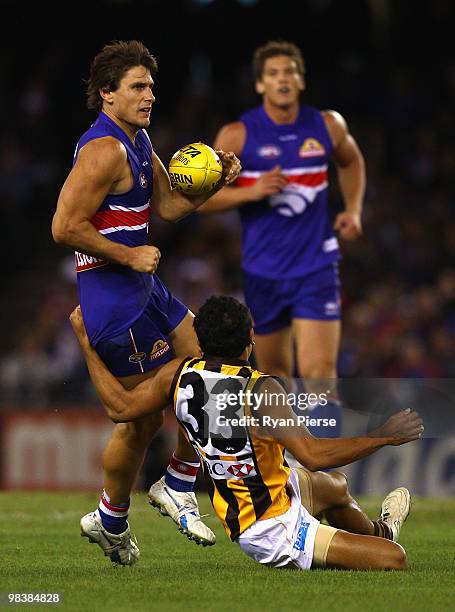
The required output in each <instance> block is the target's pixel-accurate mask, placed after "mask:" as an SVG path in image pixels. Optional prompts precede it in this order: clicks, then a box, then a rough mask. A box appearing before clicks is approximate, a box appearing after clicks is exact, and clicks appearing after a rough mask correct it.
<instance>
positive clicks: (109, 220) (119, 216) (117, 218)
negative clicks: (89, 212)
mask: <svg viewBox="0 0 455 612" xmlns="http://www.w3.org/2000/svg"><path fill="white" fill-rule="evenodd" d="M148 220H149V208H146V209H145V210H141V211H140V212H137V211H135V210H129V211H125V210H100V211H98V212H97V213H95V214H94V215H93V217H92V218H91V219H90V221H91V222H92V223H93V225H94V226H95V228H96V229H97V230H104V229H108V228H109V227H119V226H124V225H126V226H128V227H132V226H133V225H142V224H143V223H147V221H148Z"/></svg>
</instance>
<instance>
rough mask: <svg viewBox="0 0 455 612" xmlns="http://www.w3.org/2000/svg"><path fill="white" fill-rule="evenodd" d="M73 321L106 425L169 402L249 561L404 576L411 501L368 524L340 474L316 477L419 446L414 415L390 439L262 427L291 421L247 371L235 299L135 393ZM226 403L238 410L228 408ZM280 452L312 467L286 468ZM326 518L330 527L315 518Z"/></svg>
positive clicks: (245, 328) (405, 496) (390, 498)
mask: <svg viewBox="0 0 455 612" xmlns="http://www.w3.org/2000/svg"><path fill="white" fill-rule="evenodd" d="M70 319H71V323H72V325H73V329H74V331H75V333H76V336H77V338H78V340H79V343H80V345H81V348H82V350H83V352H84V355H85V359H86V362H87V365H88V369H89V372H90V376H91V378H92V381H93V384H94V385H95V388H96V390H97V392H98V395H99V396H100V399H101V400H102V402H103V405H104V406H105V409H106V411H107V413H108V415H109V417H110V418H111V419H112V420H114V421H116V422H123V421H131V420H133V419H141V418H144V416H146V415H149V414H152V413H155V412H156V411H158V412H160V411H161V410H162V409H163V407H164V406H166V405H168V404H169V400H171V403H172V405H173V408H174V412H175V415H176V418H177V421H178V423H179V425H180V427H181V428H182V429H184V431H185V433H186V435H187V436H188V439H189V440H190V442H191V444H192V445H193V447H194V449H195V451H196V453H197V454H198V456H199V457H200V459H201V463H202V465H203V468H204V473H205V476H206V477H207V480H208V484H209V493H210V497H211V500H212V504H213V507H214V509H215V512H216V514H217V515H218V518H219V519H220V520H221V522H222V523H223V525H224V527H225V529H226V532H227V534H228V536H229V537H230V538H231V540H232V541H234V542H237V543H238V544H239V545H240V547H241V548H242V550H243V551H244V552H245V553H246V554H247V555H249V556H251V557H253V558H254V559H256V560H257V561H259V562H260V563H263V564H265V565H269V566H272V567H297V568H299V569H309V568H310V567H331V568H341V569H405V568H406V555H405V552H404V550H403V549H402V547H401V546H399V545H398V544H396V543H395V542H396V540H397V538H398V534H399V532H400V529H401V526H402V524H403V522H404V521H405V519H406V517H407V515H408V513H409V509H410V496H409V491H408V490H407V489H405V488H403V487H400V488H398V489H395V490H394V491H392V492H391V493H389V495H387V497H386V498H385V500H384V502H383V504H382V511H381V517H380V518H379V520H377V521H371V520H370V519H369V518H368V516H367V515H366V514H365V513H364V512H363V511H362V509H361V508H360V507H359V505H358V504H357V502H356V501H355V500H354V499H353V498H352V496H351V495H350V493H349V491H348V488H347V483H346V478H345V476H344V475H343V474H341V473H339V472H331V473H328V474H326V473H323V472H318V471H317V470H319V469H325V468H330V467H332V468H333V467H337V466H340V465H345V464H347V463H350V462H353V461H355V460H357V459H360V458H362V457H366V456H367V455H369V454H371V453H373V452H374V451H376V450H378V449H379V448H381V447H383V446H386V445H393V446H398V445H401V444H404V443H406V442H409V441H411V440H415V439H417V438H419V437H420V435H421V432H422V430H423V426H422V422H421V419H419V418H418V415H417V414H416V413H413V412H409V413H407V412H405V411H403V412H402V413H401V421H400V426H399V427H396V430H395V432H394V435H392V436H390V437H388V438H369V437H364V438H361V437H360V438H349V439H337V440H332V439H317V438H314V437H313V436H311V434H310V433H309V432H308V430H307V429H306V428H305V427H302V426H298V427H294V426H292V424H291V425H288V426H287V427H285V426H283V427H281V428H280V427H268V425H267V423H266V417H267V416H273V417H275V418H284V419H286V422H288V419H289V421H293V420H295V415H293V413H292V411H291V408H290V406H289V405H288V401H287V398H286V394H285V393H283V387H282V386H281V385H280V384H279V383H278V382H277V381H276V379H274V378H272V377H270V376H266V375H264V374H262V373H261V372H259V371H258V370H254V369H253V368H252V367H251V366H250V364H249V362H248V358H249V356H250V353H251V347H252V343H253V332H252V320H251V315H250V313H249V311H248V309H247V308H246V307H245V306H244V305H242V304H240V303H239V302H238V301H237V300H235V299H234V298H229V297H212V298H210V299H209V300H208V301H207V302H206V303H205V305H204V306H203V307H202V308H201V309H200V311H199V312H198V314H197V315H196V318H195V320H194V326H195V329H196V334H197V337H198V340H199V344H200V348H201V351H202V357H196V358H192V357H187V358H185V359H183V360H181V359H174V360H172V361H171V362H169V363H168V364H166V365H165V366H164V367H163V368H161V370H160V371H159V372H158V373H157V375H156V376H155V377H154V378H153V379H148V380H146V381H144V382H143V383H141V384H139V385H137V386H136V387H135V388H134V389H131V390H127V389H125V388H124V387H123V386H122V385H121V384H119V382H118V381H116V380H115V378H114V377H113V376H112V374H110V373H109V371H108V369H107V368H106V366H105V365H104V364H103V362H102V360H101V359H100V357H99V355H98V354H97V352H96V351H95V350H94V349H93V348H92V347H91V345H90V341H89V339H88V337H87V334H86V332H85V329H84V322H83V319H82V316H81V311H80V309H79V308H76V309H75V310H74V311H73V313H72V314H71V317H70ZM241 391H242V392H243V394H244V397H245V396H246V395H247V393H248V391H250V392H251V395H250V397H251V396H252V397H253V398H254V399H256V401H254V400H253V402H251V403H249V402H247V401H243V402H242V401H241V399H240V398H241V393H240V392H241ZM260 393H261V394H269V395H268V397H270V398H271V401H270V404H269V405H265V403H264V402H262V401H259V394H260ZM226 394H228V395H227V396H226ZM232 394H234V396H235V397H234V399H235V398H237V400H239V401H237V402H235V401H232ZM262 397H264V395H262ZM283 397H284V399H281V398H283ZM220 398H221V399H222V400H223V405H224V406H225V405H226V403H225V402H226V401H227V400H229V401H228V405H229V406H231V409H230V410H228V411H226V410H223V411H222V412H221V411H220V406H221V404H220V402H219V400H220ZM221 415H222V416H223V419H224V424H223V423H221V420H220V416H221ZM254 418H255V419H256V421H257V422H253V420H254ZM242 419H246V420H248V423H247V425H245V424H244V423H242V422H241V420H242ZM261 421H262V426H261ZM284 448H287V449H288V450H289V451H290V452H292V454H293V455H294V456H295V457H296V458H297V459H298V460H299V461H300V462H301V463H302V465H304V466H306V467H307V468H309V469H303V468H300V469H289V467H288V466H287V464H286V462H285V461H284V459H283V451H284ZM310 470H315V471H314V472H313V471H310ZM310 513H311V514H310ZM322 514H324V515H325V517H326V519H327V521H328V522H329V525H330V526H326V525H322V524H320V522H319V520H317V519H316V518H314V517H313V516H311V515H318V516H320V515H322ZM378 536H379V537H378ZM392 540H394V541H392Z"/></svg>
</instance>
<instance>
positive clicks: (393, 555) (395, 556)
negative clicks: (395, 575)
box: [385, 542, 408, 571]
mask: <svg viewBox="0 0 455 612" xmlns="http://www.w3.org/2000/svg"><path fill="white" fill-rule="evenodd" d="M390 544H393V548H392V547H391V549H390V555H389V559H388V563H387V567H386V568H385V569H389V570H397V571H403V570H405V569H407V567H408V559H407V556H406V552H405V550H404V548H403V547H402V546H401V545H400V544H398V543H397V542H390Z"/></svg>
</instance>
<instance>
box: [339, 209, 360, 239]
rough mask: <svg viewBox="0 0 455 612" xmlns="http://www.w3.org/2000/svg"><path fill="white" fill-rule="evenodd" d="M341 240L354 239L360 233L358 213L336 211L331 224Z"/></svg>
mask: <svg viewBox="0 0 455 612" xmlns="http://www.w3.org/2000/svg"><path fill="white" fill-rule="evenodd" d="M333 229H334V230H335V231H336V232H338V235H339V237H340V238H341V239H342V240H348V241H349V240H355V239H356V238H358V237H359V236H360V235H361V234H362V221H361V219H360V215H359V214H356V213H351V212H348V211H347V210H345V211H343V212H341V213H338V215H337V216H336V218H335V223H334V224H333Z"/></svg>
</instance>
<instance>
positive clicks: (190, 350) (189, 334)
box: [169, 310, 201, 357]
mask: <svg viewBox="0 0 455 612" xmlns="http://www.w3.org/2000/svg"><path fill="white" fill-rule="evenodd" d="M193 322H194V314H193V313H192V312H191V311H190V310H188V312H187V313H186V315H185V316H184V318H183V319H182V321H180V323H179V324H178V325H177V327H175V328H174V329H173V330H172V331H171V332H170V334H169V340H170V341H171V344H172V348H173V349H174V353H175V354H176V356H177V357H193V356H197V355H200V353H201V349H200V347H199V343H198V340H197V336H196V332H195V331H194V327H193Z"/></svg>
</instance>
